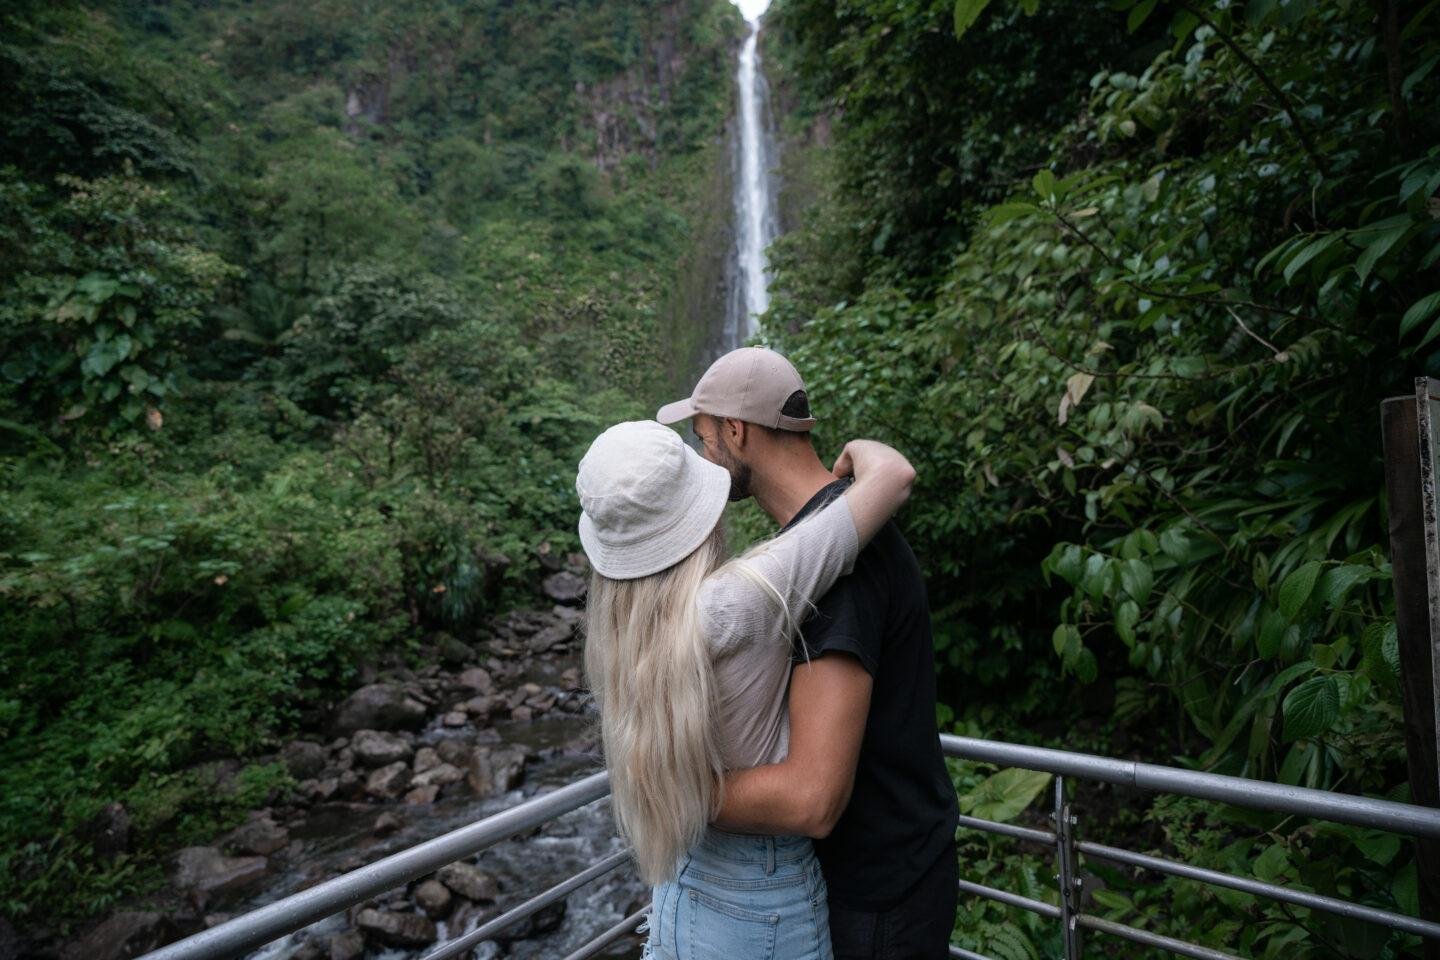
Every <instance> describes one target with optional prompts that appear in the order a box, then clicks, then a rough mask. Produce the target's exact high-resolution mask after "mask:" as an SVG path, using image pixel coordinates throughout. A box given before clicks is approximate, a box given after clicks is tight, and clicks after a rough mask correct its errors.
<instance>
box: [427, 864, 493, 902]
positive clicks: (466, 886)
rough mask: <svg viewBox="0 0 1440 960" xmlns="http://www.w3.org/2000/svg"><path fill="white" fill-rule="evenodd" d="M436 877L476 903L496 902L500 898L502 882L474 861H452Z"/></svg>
mask: <svg viewBox="0 0 1440 960" xmlns="http://www.w3.org/2000/svg"><path fill="white" fill-rule="evenodd" d="M435 877H436V879H437V880H439V881H440V882H441V883H443V884H444V885H445V886H447V887H449V888H450V889H451V890H453V891H454V892H455V893H458V894H460V896H462V897H464V898H465V899H466V900H470V901H472V902H474V903H494V902H495V901H496V900H498V899H499V898H500V884H499V883H497V882H496V881H495V878H494V877H492V876H490V874H488V873H486V872H485V871H483V870H481V869H480V868H479V867H477V866H475V865H474V864H473V863H452V864H450V865H448V866H444V867H441V868H440V872H439V873H437V874H436V875H435Z"/></svg>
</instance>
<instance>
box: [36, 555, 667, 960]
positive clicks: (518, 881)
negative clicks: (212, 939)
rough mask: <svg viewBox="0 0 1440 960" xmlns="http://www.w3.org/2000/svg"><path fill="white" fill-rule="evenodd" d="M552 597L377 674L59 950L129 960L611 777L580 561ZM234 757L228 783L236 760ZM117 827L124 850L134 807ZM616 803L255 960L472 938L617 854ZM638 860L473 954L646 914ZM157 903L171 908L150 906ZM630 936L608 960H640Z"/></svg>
mask: <svg viewBox="0 0 1440 960" xmlns="http://www.w3.org/2000/svg"><path fill="white" fill-rule="evenodd" d="M543 591H544V594H545V596H546V598H547V600H548V601H550V602H552V603H553V606H550V607H548V608H542V609H534V610H520V611H513V612H511V613H509V614H507V615H505V616H504V617H502V618H500V619H499V620H497V621H496V622H494V623H493V624H492V625H491V627H490V629H489V630H488V631H486V635H485V636H484V638H483V639H480V640H478V641H477V642H475V643H473V644H467V643H463V642H461V641H458V640H455V639H453V638H448V637H445V638H441V639H440V640H439V641H438V642H437V643H436V645H435V647H434V650H433V657H431V658H428V659H429V661H430V662H428V663H427V665H426V666H424V667H421V668H420V669H415V670H412V669H407V668H404V667H400V666H394V667H391V668H389V669H376V668H367V669H366V671H365V672H366V674H368V676H365V677H363V679H364V680H366V681H367V682H366V683H365V684H364V685H363V686H361V687H360V688H359V689H357V690H355V691H354V692H353V693H352V694H351V695H350V696H349V697H348V698H346V699H345V700H344V701H343V702H341V703H340V704H339V705H338V707H336V708H335V710H334V711H333V712H332V713H331V714H330V715H329V716H328V718H326V720H325V722H324V724H323V729H322V730H317V731H316V732H314V733H311V734H308V735H305V736H302V737H300V738H299V739H296V740H293V741H291V742H289V743H287V744H285V745H284V746H283V748H282V749H281V750H280V751H279V752H278V754H277V755H276V758H275V759H277V760H279V761H280V762H282V763H284V764H285V766H286V767H287V768H288V770H289V772H290V774H291V776H292V777H294V779H295V780H296V782H297V783H298V787H297V789H296V790H295V791H294V792H293V794H291V795H290V796H287V797H285V798H281V799H279V801H278V802H276V803H275V804H273V805H271V806H268V807H265V808H263V809H259V810H254V811H252V812H251V814H250V816H249V819H248V820H247V821H246V822H245V823H244V824H242V825H241V826H239V827H237V828H236V829H234V830H232V831H230V832H229V833H227V834H225V835H224V836H221V837H217V838H216V839H215V840H214V841H213V842H212V843H211V844H210V845H207V846H199V847H188V848H185V849H183V850H179V851H177V852H176V853H175V854H174V856H173V857H172V858H171V859H170V862H169V864H168V889H167V890H166V891H163V892H162V894H161V895H160V896H159V897H158V898H152V899H151V901H150V902H149V903H147V904H146V905H145V906H146V908H145V909H134V908H131V909H122V910H119V911H118V912H116V913H113V914H112V915H110V916H109V917H107V918H105V919H104V920H102V921H101V922H100V923H99V924H98V925H97V926H95V927H93V928H92V929H90V930H88V931H85V932H83V934H82V935H81V936H80V937H79V938H78V939H76V940H73V941H71V942H70V943H68V944H66V945H64V946H63V947H61V948H60V949H59V950H58V951H57V953H58V955H59V956H60V957H62V958H64V960H124V958H129V957H134V956H138V955H139V954H141V953H144V952H145V951H147V950H150V949H153V948H154V947H156V946H159V945H162V944H164V943H168V942H170V941H172V940H175V939H178V938H179V937H181V936H184V935H187V934H190V933H193V932H195V931H197V930H200V929H204V928H205V927H208V926H213V925H215V924H217V923H221V922H223V921H225V920H227V919H229V918H230V917H232V916H235V915H237V914H240V913H243V912H244V911H246V910H249V909H254V908H255V907H258V906H262V905H264V904H266V903H269V902H272V901H274V900H277V899H279V898H281V897H284V896H286V895H288V894H291V893H294V892H296V891H299V890H302V889H305V888H306V887H309V886H312V885H314V884H316V883H319V882H321V881H323V880H326V879H329V878H331V877H334V876H337V875H339V874H341V873H344V872H346V871H348V870H353V869H355V868H357V867H359V866H362V865H364V864H366V863H370V862H373V861H375V860H378V859H380V858H382V857H384V856H387V855H389V854H391V853H394V852H396V851H398V850H401V849H404V848H406V847H409V846H413V845H414V844H416V843H419V842H421V841H424V840H427V839H430V838H431V837H435V836H439V835H440V834H442V833H445V832H447V831H449V830H453V829H455V828H457V827H460V826H463V825H465V824H468V823H473V822H474V821H476V820H478V819H481V818H483V817H486V816H489V815H491V814H493V813H497V812H499V811H501V810H503V809H505V808H507V807H510V806H513V805H514V804H516V803H518V802H520V801H521V800H523V799H525V798H527V797H529V796H533V795H535V794H536V793H539V792H542V791H546V790H550V789H553V788H555V787H558V786H562V785H564V784H566V783H569V782H572V781H574V780H576V779H578V778H579V777H581V776H584V775H586V774H589V773H592V772H594V771H596V770H598V769H600V766H601V761H600V758H599V756H598V754H597V751H596V746H595V741H594V739H593V733H594V730H593V724H594V717H593V711H592V709H591V705H590V698H589V697H588V695H586V694H585V693H584V691H583V690H582V689H581V678H580V666H579V660H580V657H579V653H580V641H579V638H578V636H577V631H576V627H577V625H578V624H579V622H580V619H581V612H580V608H579V604H580V603H581V602H582V601H583V596H584V571H583V558H580V557H571V558H569V562H568V563H567V565H566V566H565V567H564V568H562V569H558V570H555V571H553V572H551V573H550V574H549V575H548V576H547V577H546V578H545V579H544V581H543ZM231 766H235V767H238V765H229V764H221V765H220V766H219V768H218V769H217V780H218V781H220V782H222V784H223V780H224V777H225V775H226V773H227V771H228V772H230V773H231V775H233V770H229V769H228V768H229V767H231ZM107 816H109V818H110V819H111V822H110V823H108V824H106V825H105V827H104V828H105V829H106V830H108V831H109V832H110V833H112V834H114V835H115V836H114V839H115V840H116V842H119V843H123V840H124V838H123V834H124V832H125V829H126V825H125V813H124V811H123V810H120V809H113V810H110V811H107ZM621 847H622V844H621V843H620V840H619V839H618V838H617V837H616V835H615V831H614V826H613V823H612V820H611V816H610V809H609V804H608V801H605V800H602V801H600V802H598V803H595V804H591V805H590V806H588V807H584V808H581V809H580V810H576V811H574V812H572V813H570V814H567V815H566V816H564V817H562V818H560V819H559V820H557V821H554V822H552V823H550V824H548V825H546V826H545V827H543V828H541V829H539V830H537V831H533V832H532V833H531V834H530V835H528V836H526V837H522V838H514V839H511V840H508V841H506V842H504V843H501V844H499V845H497V846H495V847H492V848H491V849H489V850H486V851H484V852H483V853H481V854H480V855H479V856H478V857H472V858H469V859H468V860H466V861H462V862H459V863H456V864H452V865H450V866H449V867H446V868H444V869H442V870H441V871H439V873H437V874H435V875H434V876H431V877H425V878H421V880H420V881H417V882H415V883H411V884H409V885H408V886H406V887H402V888H399V889H396V890H393V891H391V892H389V893H386V894H383V895H381V896H379V897H376V898H374V899H372V900H369V901H366V902H364V903H361V904H359V905H357V906H355V907H353V908H351V909H350V910H348V911H345V912H344V913H341V914H337V915H335V916H332V917H328V918H326V919H325V920H322V921H320V922H318V923H316V924H313V925H311V926H310V927H308V928H306V929H305V930H302V931H300V932H298V933H296V934H293V935H291V936H289V937H286V938H283V939H281V940H280V941H277V942H275V943H272V944H269V945H267V946H265V947H263V948H261V949H260V950H258V951H256V952H255V953H254V954H252V955H251V957H252V958H253V960H362V958H375V960H400V958H408V957H419V956H422V955H423V954H424V953H426V952H428V951H429V950H430V949H431V948H432V947H433V945H435V944H437V943H439V942H443V941H445V940H448V939H451V938H453V937H456V936H459V935H460V934H463V933H465V932H466V931H468V930H473V929H474V928H475V927H477V926H478V925H480V924H481V923H484V922H486V921H488V920H490V919H492V918H494V917H495V916H497V915H498V914H499V913H501V912H502V911H503V910H504V909H506V908H507V907H509V906H513V905H515V904H517V903H519V902H521V901H522V900H524V899H527V898H528V897H530V896H533V895H534V894H535V893H538V892H539V891H541V890H543V889H545V888H546V887H549V886H551V885H553V884H555V883H557V882H559V881H560V880H562V879H564V878H565V877H568V876H570V875H572V874H574V873H577V872H579V871H580V870H582V869H584V868H585V867H587V866H589V865H590V864H592V863H594V862H595V861H596V860H599V859H601V858H602V857H604V856H607V855H609V854H611V853H613V852H615V851H618V850H619V849H621ZM647 896H648V892H647V890H646V889H645V888H644V886H643V885H642V884H641V883H640V882H639V881H638V880H637V879H636V878H635V876H634V874H633V871H631V870H630V869H629V868H621V869H620V870H618V871H615V872H614V873H612V874H610V875H608V876H607V877H605V878H603V879H601V880H599V881H596V882H595V883H592V884H590V885H589V886H587V887H585V888H582V889H581V890H579V891H577V892H576V893H573V894H571V896H570V897H569V898H568V900H566V901H562V902H561V903H558V904H556V905H555V906H554V907H552V908H548V909H547V910H544V911H542V912H541V913H539V914H537V915H535V916H534V917H531V918H529V919H527V920H523V921H521V922H520V923H519V924H517V925H516V926H514V927H512V928H511V929H510V930H509V931H507V932H506V933H505V934H504V936H503V938H501V939H498V940H496V941H487V942H485V943H483V944H481V945H480V946H479V947H478V948H476V950H475V951H473V953H472V954H471V956H473V957H475V958H477V960H489V958H493V957H502V956H503V957H515V958H532V957H537V958H538V957H558V956H564V955H565V954H567V953H569V952H570V951H571V950H573V949H575V948H576V947H578V946H580V945H581V944H583V943H585V942H586V941H588V940H589V939H591V938H592V937H594V936H595V935H596V934H598V933H600V932H601V931H603V930H605V929H606V928H608V927H609V926H611V925H612V924H614V923H616V922H617V921H619V920H620V919H621V918H622V917H624V916H626V915H627V914H629V913H631V912H633V911H634V910H635V909H638V907H639V905H641V904H643V902H644V901H645V899H646V898H647ZM153 904H160V906H156V907H155V908H154V909H151V908H149V907H150V906H151V905H153ZM637 953H638V944H637V941H635V940H634V939H633V938H628V939H626V940H622V941H621V942H620V943H619V944H618V945H617V946H616V947H615V948H613V949H612V950H611V952H609V953H607V954H603V955H604V956H609V957H633V956H635V955H636V954H637Z"/></svg>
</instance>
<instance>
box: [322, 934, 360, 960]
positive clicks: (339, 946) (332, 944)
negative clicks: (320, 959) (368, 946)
mask: <svg viewBox="0 0 1440 960" xmlns="http://www.w3.org/2000/svg"><path fill="white" fill-rule="evenodd" d="M325 946H326V947H328V948H329V950H330V960H360V958H361V957H363V956H364V955H365V938H364V937H362V936H361V935H360V931H359V930H346V931H345V932H344V933H332V934H330V936H328V937H326V938H325Z"/></svg>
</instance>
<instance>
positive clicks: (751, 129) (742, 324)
mask: <svg viewBox="0 0 1440 960" xmlns="http://www.w3.org/2000/svg"><path fill="white" fill-rule="evenodd" d="M739 6H740V9H741V12H742V13H744V14H745V17H746V21H747V23H748V24H749V28H750V31H749V34H748V35H747V36H746V37H745V43H744V45H743V46H742V47H741V48H740V63H739V69H738V71H737V73H736V82H737V85H738V87H739V111H738V113H739V129H738V130H737V135H736V138H735V164H734V173H735V177H734V180H735V198H734V204H735V249H734V252H733V254H732V256H731V262H730V266H729V270H728V276H727V280H728V287H729V291H728V292H729V297H728V302H727V307H726V318H725V333H726V337H725V339H726V341H727V343H725V344H724V349H726V350H729V349H733V348H734V347H737V346H740V345H741V344H743V343H744V342H745V340H746V339H747V338H748V337H749V336H750V335H751V334H753V333H754V332H755V328H756V323H757V318H758V317H759V316H760V315H761V314H763V313H764V312H765V310H766V308H767V307H769V305H770V295H769V292H768V289H767V286H768V282H769V275H768V274H769V270H768V265H767V262H766V256H765V249H766V247H768V246H769V245H770V241H772V240H774V239H775V234H776V233H777V220H778V218H777V216H776V210H775V191H774V190H773V189H772V182H771V180H772V174H771V171H772V169H773V167H774V165H775V164H774V161H775V155H774V154H775V151H774V140H773V138H772V137H771V135H770V130H769V124H768V121H769V118H770V111H769V102H768V101H769V94H770V91H769V87H768V85H767V84H766V82H765V74H764V72H763V71H762V69H761V64H760V54H759V50H758V47H759V40H760V15H761V14H762V13H763V12H764V9H765V7H766V6H768V0H762V2H760V3H756V2H754V0H751V2H748V3H740V4H739Z"/></svg>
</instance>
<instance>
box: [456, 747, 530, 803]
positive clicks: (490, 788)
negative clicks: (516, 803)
mask: <svg viewBox="0 0 1440 960" xmlns="http://www.w3.org/2000/svg"><path fill="white" fill-rule="evenodd" d="M524 779H525V751H524V750H521V749H519V748H517V747H508V748H505V749H499V750H493V749H491V748H489V747H476V748H475V749H474V750H473V751H472V752H471V754H470V757H469V762H468V764H467V766H466V770H465V780H466V782H467V783H469V784H470V789H471V790H474V791H475V794H476V796H480V797H492V796H495V795H497V794H501V793H505V792H507V791H510V790H513V789H515V788H516V787H518V786H519V785H520V782H521V781H522V780H524Z"/></svg>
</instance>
